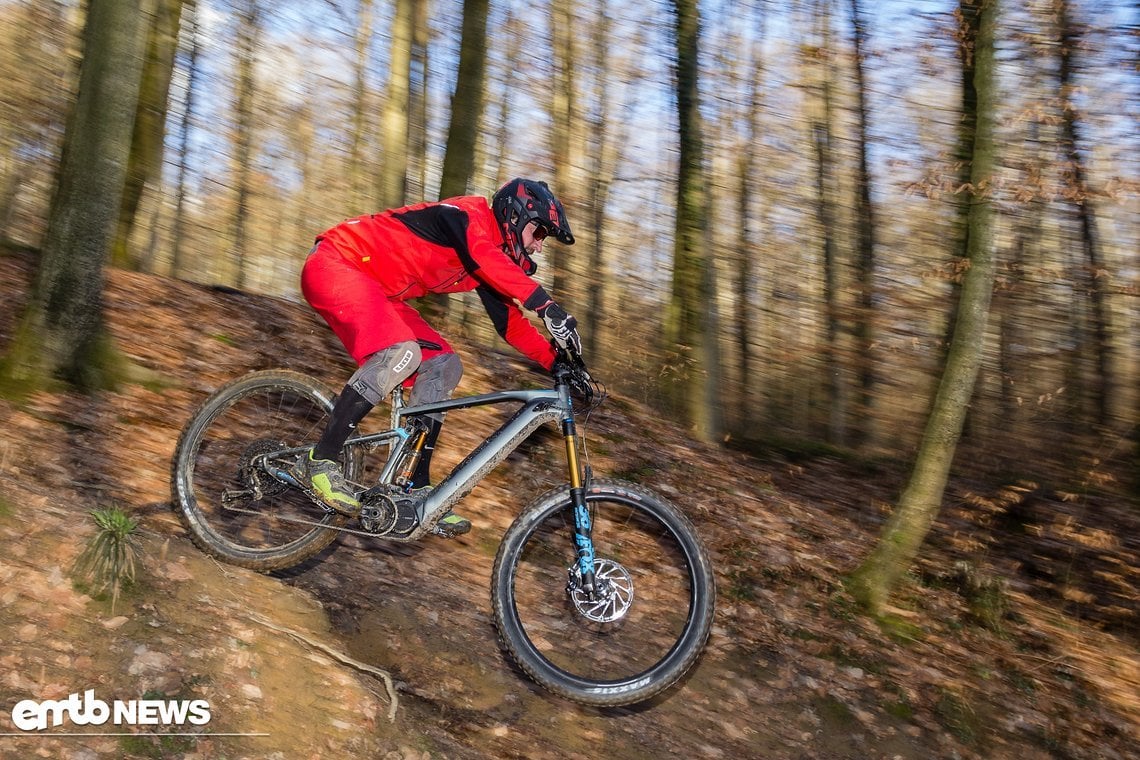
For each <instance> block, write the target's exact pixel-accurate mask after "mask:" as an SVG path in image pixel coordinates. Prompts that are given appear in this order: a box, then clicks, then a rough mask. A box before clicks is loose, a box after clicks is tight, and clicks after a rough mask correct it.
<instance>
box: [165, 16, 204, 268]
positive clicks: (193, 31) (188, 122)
mask: <svg viewBox="0 0 1140 760" xmlns="http://www.w3.org/2000/svg"><path fill="white" fill-rule="evenodd" d="M185 7H186V11H187V12H188V13H189V14H190V31H189V32H188V37H189V41H190V49H189V52H188V60H187V62H186V68H187V72H186V95H185V99H184V101H183V104H182V134H181V135H180V136H179V140H178V180H177V189H176V191H175V192H176V193H177V195H176V197H175V202H174V224H173V228H174V229H173V232H172V233H171V234H172V236H173V238H174V239H173V240H172V241H171V253H170V276H171V277H181V276H182V274H183V271H182V270H183V255H182V251H183V236H184V235H185V230H186V194H187V187H186V183H187V180H188V174H189V168H190V133H191V131H192V130H193V128H194V95H195V91H196V89H197V87H198V54H199V50H200V47H199V38H198V2H197V0H187V2H186V5H185Z"/></svg>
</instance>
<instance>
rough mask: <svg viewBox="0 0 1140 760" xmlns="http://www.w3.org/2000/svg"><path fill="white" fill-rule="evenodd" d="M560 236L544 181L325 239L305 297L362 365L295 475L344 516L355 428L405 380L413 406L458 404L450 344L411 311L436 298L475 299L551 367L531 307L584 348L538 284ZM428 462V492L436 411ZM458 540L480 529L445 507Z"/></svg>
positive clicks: (310, 268)
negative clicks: (345, 461)
mask: <svg viewBox="0 0 1140 760" xmlns="http://www.w3.org/2000/svg"><path fill="white" fill-rule="evenodd" d="M547 237H554V238H555V239H556V240H558V241H559V242H561V243H564V244H566V245H573V243H574V235H573V234H572V233H571V232H570V225H569V224H568V223H567V221H566V215H565V213H564V211H563V208H562V204H561V203H560V202H559V201H558V199H557V198H555V197H554V195H553V193H551V191H550V188H549V187H548V186H547V184H546V183H545V182H540V181H535V180H530V179H521V178H516V179H512V180H511V181H510V182H507V183H506V184H505V185H503V186H502V187H501V188H499V190H498V191H497V192H496V193H495V194H494V196H493V197H492V199H491V202H490V205H488V203H487V199H486V198H483V197H481V196H464V197H459V198H450V199H447V200H444V201H440V202H429V203H420V204H417V205H413V206H407V207H404V208H399V209H390V210H387V211H383V212H381V213H378V214H368V215H365V216H360V217H357V218H355V219H348V220H346V221H344V222H341V223H340V224H338V225H336V226H335V227H332V228H331V229H329V230H326V231H325V232H323V233H321V234H320V235H319V236H317V239H316V245H315V246H314V247H313V249H312V251H311V252H310V253H309V257H308V259H307V260H306V261H305V265H304V268H303V269H302V272H301V291H302V293H303V294H304V296H305V300H306V301H308V302H309V305H311V306H312V307H313V308H314V309H315V310H316V311H317V313H319V314H320V315H321V316H322V317H323V318H324V320H325V321H326V322H327V323H328V325H329V327H331V328H332V331H333V332H334V333H335V334H336V336H337V337H338V338H339V339H340V341H341V342H342V343H343V344H344V346H345V348H346V349H347V350H348V352H349V354H350V355H351V356H352V358H353V360H355V361H356V363H357V370H356V371H355V372H354V373H353V375H352V376H351V377H350V378H349V379H348V382H347V383H346V384H345V386H344V390H343V391H342V392H341V394H340V395H339V396H338V397H337V399H336V403H335V404H334V405H333V410H332V414H331V416H330V418H329V421H328V424H327V426H326V427H325V430H324V433H323V434H322V435H321V438H320V440H319V441H318V442H317V445H316V446H315V447H314V448H313V449H311V450H309V451H308V452H305V453H303V454H302V455H301V456H300V457H299V458H298V461H297V463H296V464H295V465H294V467H293V468H292V470H291V472H292V474H293V476H294V477H295V478H296V479H297V480H298V481H299V482H300V483H301V485H302V486H303V487H304V488H306V489H307V490H308V491H309V493H310V494H311V495H313V496H315V497H316V498H317V499H318V500H319V501H320V502H321V503H323V504H324V505H326V506H327V507H329V508H330V509H333V510H335V511H337V512H340V513H342V514H346V515H349V516H354V515H356V514H358V513H359V511H360V502H359V501H358V500H357V498H356V496H355V494H354V492H353V489H352V487H351V486H350V485H349V484H348V482H347V481H346V480H345V477H344V474H343V471H342V470H341V468H340V465H339V464H338V463H337V457H338V455H339V453H340V450H341V448H342V447H343V445H344V443H345V441H346V440H348V437H349V436H350V435H351V434H352V432H353V430H355V428H356V426H357V425H358V424H359V423H360V421H361V420H362V419H363V418H364V416H365V415H367V414H368V412H369V411H371V409H372V407H373V406H375V405H376V404H378V403H380V402H381V401H382V400H383V399H384V398H385V397H386V396H387V395H388V394H389V393H390V392H391V391H392V389H393V388H395V387H396V386H397V385H398V384H400V383H403V384H404V385H405V386H406V385H408V384H411V388H412V390H411V395H410V397H409V403H410V404H411V405H417V404H427V403H432V402H435V401H442V400H444V399H447V398H448V397H450V395H451V393H452V391H453V390H455V387H456V386H457V385H458V384H459V379H460V377H461V376H462V374H463V367H462V365H461V363H460V361H459V357H457V356H456V355H455V352H454V351H453V350H452V348H451V346H450V345H448V343H447V341H446V340H444V339H443V337H442V336H441V335H440V334H439V333H438V332H436V331H435V330H434V329H433V328H432V327H431V326H430V325H428V323H427V322H426V321H425V320H424V319H423V317H421V316H420V314H419V313H418V312H417V311H416V310H415V309H413V308H412V307H411V306H410V305H408V304H407V301H409V300H410V299H413V298H419V297H421V296H424V295H426V294H428V293H460V292H468V291H471V290H474V291H475V292H476V293H478V295H479V298H480V300H481V301H482V303H483V306H484V308H485V309H486V310H487V314H488V316H489V317H490V318H491V322H492V323H493V324H494V326H495V329H496V331H497V332H498V333H499V335H500V336H502V337H503V338H504V339H506V341H507V342H508V343H510V344H511V345H512V346H513V347H514V348H515V349H517V350H518V351H519V352H520V353H522V354H524V355H525V356H528V357H530V358H531V359H533V360H534V361H535V362H537V363H538V364H540V365H542V367H544V368H545V369H547V370H548V371H549V370H550V369H551V368H552V366H553V364H554V349H553V348H552V346H551V344H550V342H549V341H547V340H546V339H544V338H543V337H542V336H541V334H540V333H539V332H538V330H537V329H535V327H534V326H533V325H532V324H531V323H530V321H529V320H528V319H527V318H526V316H525V315H524V313H523V310H526V311H528V312H535V313H537V314H538V316H539V318H541V319H542V321H543V323H544V324H545V326H546V329H547V331H548V332H549V333H550V335H551V337H553V338H554V340H555V341H556V342H557V344H558V345H559V346H561V347H563V348H566V347H570V348H572V349H573V350H574V351H577V352H580V351H581V339H580V337H579V335H578V331H577V321H576V320H575V319H574V317H572V316H570V315H569V314H567V313H566V311H565V310H564V309H563V308H562V307H561V306H559V305H558V304H557V303H555V302H554V300H553V299H551V298H550V296H549V295H548V294H547V292H546V291H545V290H544V289H543V288H542V286H541V285H539V284H538V283H537V282H535V281H534V280H533V279H531V276H532V275H533V274H534V272H535V270H536V269H537V265H536V264H535V262H534V260H533V259H532V258H531V256H532V255H533V254H535V253H537V252H539V251H541V250H542V245H543V241H544V240H545V239H546V238H547ZM424 422H425V423H426V425H427V427H428V435H427V440H426V443H425V446H424V449H423V455H422V457H421V459H420V461H419V464H418V466H417V468H416V470H415V472H414V474H413V476H412V482H411V485H412V489H413V491H414V490H416V489H423V488H425V487H429V486H430V475H429V469H430V466H431V456H432V451H433V449H434V447H435V441H436V438H438V436H439V430H440V426H441V425H442V423H443V416H442V414H432V415H427V419H425V420H424ZM438 525H439V526H440V527H441V528H442V529H443V530H444V531H445V532H447V533H448V534H450V535H460V534H462V533H466V532H467V531H468V530H470V529H471V522H470V521H469V520H467V519H466V518H464V517H461V516H459V515H456V514H455V513H453V512H448V513H447V514H446V515H444V517H443V518H442V519H441V520H440V521H439V523H438Z"/></svg>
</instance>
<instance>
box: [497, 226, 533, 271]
mask: <svg viewBox="0 0 1140 760" xmlns="http://www.w3.org/2000/svg"><path fill="white" fill-rule="evenodd" d="M503 248H504V250H505V252H506V254H507V255H508V256H510V257H511V261H513V262H515V263H516V264H518V266H519V269H521V270H522V271H523V274H525V275H526V276H527V277H533V276H534V273H535V272H537V271H538V264H537V263H535V260H534V259H532V258H531V257H530V254H529V253H527V252H526V249H525V248H523V245H522V241H521V240H519V239H518V237H517V236H516V235H515V234H514V233H511V234H509V235H507V242H506V243H505V244H504V245H503Z"/></svg>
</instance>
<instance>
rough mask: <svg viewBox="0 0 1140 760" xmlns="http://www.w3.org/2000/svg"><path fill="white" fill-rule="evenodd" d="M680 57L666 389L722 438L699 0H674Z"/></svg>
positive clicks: (709, 435) (697, 424) (702, 427)
mask: <svg viewBox="0 0 1140 760" xmlns="http://www.w3.org/2000/svg"><path fill="white" fill-rule="evenodd" d="M673 13H674V24H675V27H674V30H675V34H676V40H675V42H676V46H677V61H676V86H677V112H678V126H679V128H678V141H679V144H680V151H679V156H678V176H677V216H676V228H675V237H674V248H673V284H672V294H671V296H670V300H669V305H668V311H667V313H666V316H665V347H666V351H668V352H670V353H671V355H672V360H671V363H672V365H673V366H672V372H673V379H672V380H671V381H670V382H669V383H668V384H667V387H666V388H665V391H666V393H667V395H668V398H669V400H670V402H671V404H672V406H673V408H674V409H675V410H676V411H677V412H678V413H680V414H681V416H682V418H683V419H684V421H685V422H687V423H688V424H689V425H691V426H692V428H693V430H694V433H695V435H696V436H697V437H698V438H701V439H702V440H713V439H715V438H717V437H718V436H719V431H720V420H719V416H718V411H717V405H716V383H715V382H712V381H711V380H710V377H709V373H710V372H712V371H713V370H715V368H716V367H717V363H718V357H717V356H716V353H717V341H716V339H715V336H716V330H715V326H714V325H712V324H710V317H711V315H712V313H713V312H712V309H711V307H712V306H713V303H714V293H713V268H712V265H711V264H710V262H709V261H708V258H707V256H706V254H705V249H706V242H707V228H706V226H705V225H706V224H707V219H708V210H709V209H708V206H707V200H706V198H707V193H706V192H705V182H704V142H703V138H702V136H701V130H702V127H701V113H700V89H699V85H698V79H699V77H698V72H699V70H700V61H699V53H700V30H701V22H700V12H699V10H698V2H697V0H673Z"/></svg>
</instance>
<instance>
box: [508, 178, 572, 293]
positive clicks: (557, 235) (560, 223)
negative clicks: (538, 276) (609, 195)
mask: <svg viewBox="0 0 1140 760" xmlns="http://www.w3.org/2000/svg"><path fill="white" fill-rule="evenodd" d="M491 210H492V211H493V212H494V214H495V219H496V221H498V223H499V228H500V229H501V230H502V232H503V239H504V240H505V241H506V251H507V254H508V255H509V256H510V257H511V258H512V259H513V260H514V262H515V263H516V264H518V265H519V267H521V268H522V270H523V272H525V273H526V274H527V275H532V274H534V272H535V270H536V269H538V265H537V264H535V263H534V260H533V259H531V257H530V254H529V253H527V251H526V248H524V247H523V244H522V232H523V228H524V227H526V226H527V225H528V224H530V223H531V222H535V223H537V228H536V230H535V234H536V237H537V238H538V239H539V240H541V239H542V238H543V237H548V236H549V237H553V238H554V239H556V240H557V241H558V242H560V243H565V244H566V245H573V244H574V234H573V233H572V232H570V225H569V223H567V221H566V214H565V212H564V211H563V210H562V204H561V203H559V202H558V199H557V198H555V197H554V193H552V192H550V187H548V186H547V184H546V183H545V182H540V181H536V180H531V179H521V178H515V179H512V180H511V181H510V182H508V183H506V184H505V185H503V186H502V187H500V188H499V190H498V192H496V193H495V195H494V197H493V198H492V199H491Z"/></svg>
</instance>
